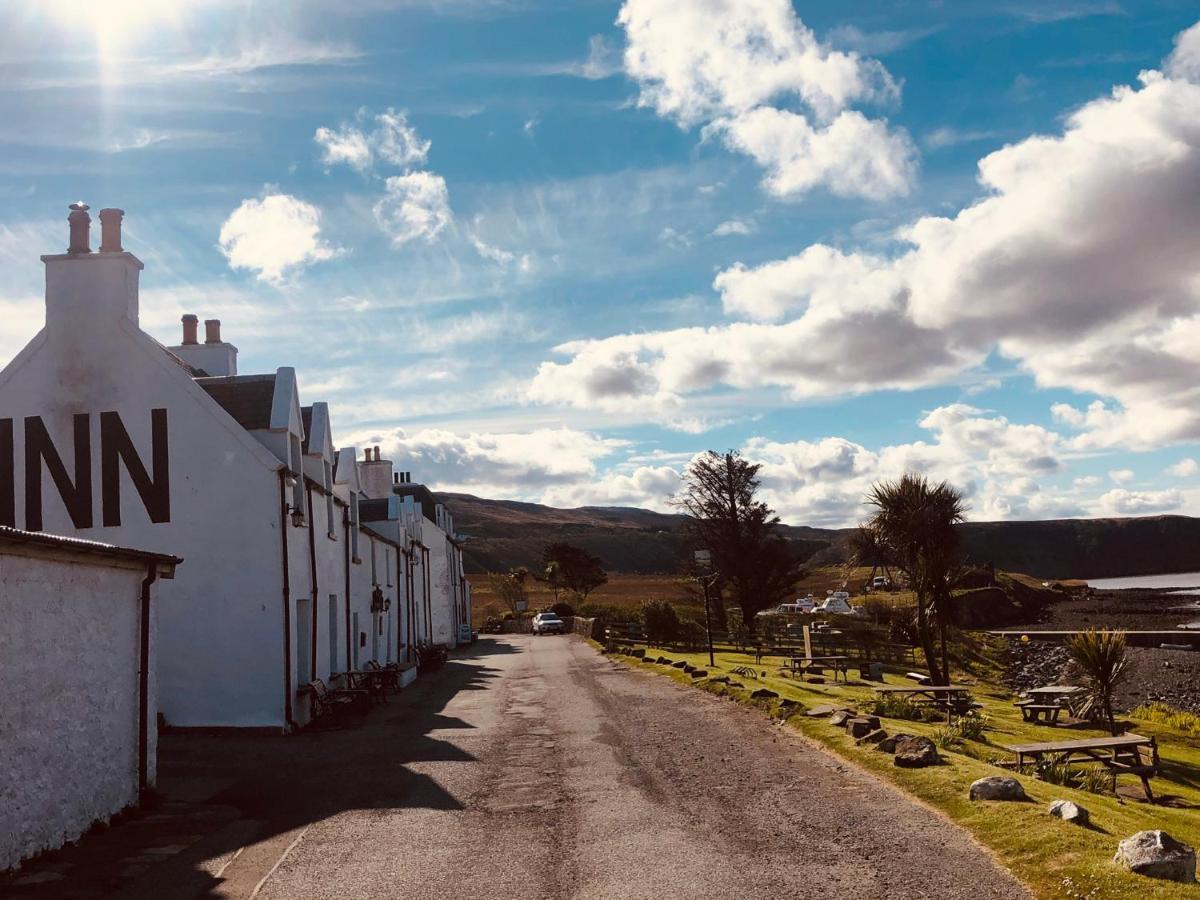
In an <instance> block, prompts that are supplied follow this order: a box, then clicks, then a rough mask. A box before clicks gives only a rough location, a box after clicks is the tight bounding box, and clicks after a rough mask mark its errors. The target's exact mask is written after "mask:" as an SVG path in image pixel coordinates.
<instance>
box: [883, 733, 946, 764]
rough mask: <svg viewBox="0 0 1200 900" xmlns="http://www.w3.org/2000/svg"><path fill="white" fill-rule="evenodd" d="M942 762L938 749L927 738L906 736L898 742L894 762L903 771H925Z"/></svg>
mask: <svg viewBox="0 0 1200 900" xmlns="http://www.w3.org/2000/svg"><path fill="white" fill-rule="evenodd" d="M940 761H941V759H940V757H939V756H938V752H937V747H935V746H934V745H933V741H931V740H930V739H929V738H927V737H911V736H905V737H903V738H900V739H899V740H897V741H896V755H895V758H894V759H893V760H892V762H894V763H895V764H896V765H897V766H899V767H900V768H902V769H923V768H925V767H926V766H935V765H937V764H938V763H939V762H940Z"/></svg>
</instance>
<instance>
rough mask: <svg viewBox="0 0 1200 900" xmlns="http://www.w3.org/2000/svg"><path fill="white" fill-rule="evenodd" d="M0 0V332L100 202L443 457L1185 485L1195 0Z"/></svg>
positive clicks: (792, 480)
mask: <svg viewBox="0 0 1200 900" xmlns="http://www.w3.org/2000/svg"><path fill="white" fill-rule="evenodd" d="M0 6H3V7H8V8H9V11H8V12H6V13H5V16H4V21H5V23H6V27H5V29H4V32H3V34H0V119H2V121H3V122H4V123H5V127H4V128H3V129H2V131H0V271H2V272H3V277H2V278H0V362H3V361H5V360H7V359H8V358H10V357H11V356H12V355H14V354H15V353H16V352H17V351H18V350H19V349H20V348H21V347H22V346H23V345H24V344H25V343H26V342H27V341H28V340H29V339H30V338H31V337H32V336H33V335H34V334H35V333H36V332H37V330H38V329H39V328H40V327H41V324H42V321H43V306H42V288H43V269H42V266H41V263H40V262H39V261H38V256H39V255H40V254H42V253H48V252H61V251H62V250H63V248H64V246H65V241H66V234H67V229H66V223H65V218H66V213H67V204H68V203H70V202H72V201H74V200H78V199H82V200H85V201H86V202H88V203H90V204H91V205H92V208H93V209H99V208H101V207H103V206H117V207H120V208H122V209H124V210H125V211H126V218H125V246H126V249H128V250H131V251H132V252H134V253H135V254H137V255H138V257H139V258H141V259H142V260H143V262H144V263H145V264H146V269H145V271H144V272H143V274H142V293H141V321H142V327H143V328H144V329H146V330H147V331H148V332H149V333H151V334H152V335H154V336H155V337H156V338H158V339H159V340H161V341H162V342H163V343H164V344H171V343H176V342H177V341H178V339H179V338H178V335H179V318H180V316H181V315H182V314H184V313H194V314H196V315H198V316H200V318H202V319H206V318H219V319H221V320H222V322H223V335H224V337H225V339H226V340H228V341H230V342H232V343H234V344H236V345H237V346H238V348H239V351H240V355H239V370H240V371H241V372H243V373H254V372H271V371H274V370H275V369H276V368H277V367H279V366H294V367H295V368H296V370H297V375H298V380H299V384H300V390H301V396H302V400H303V402H305V403H310V402H313V401H316V400H325V401H328V402H329V404H330V406H331V410H332V414H333V424H334V429H335V440H336V442H337V443H338V444H339V445H340V446H349V445H356V446H359V447H362V446H367V445H371V444H378V445H381V446H382V447H383V449H384V452H385V454H387V455H390V456H391V457H392V458H393V459H394V460H395V461H396V464H397V467H398V468H399V469H401V470H406V471H411V472H412V473H413V477H414V478H415V479H417V480H421V481H424V482H426V483H427V484H429V485H431V486H432V487H434V488H435V489H441V490H454V491H465V492H469V493H473V494H477V495H481V496H486V497H494V498H505V499H521V500H530V501H535V502H543V503H549V504H552V505H556V506H582V505H621V506H640V507H648V508H654V509H662V510H665V509H669V508H670V506H669V501H670V497H671V495H672V494H673V493H675V492H676V491H677V490H678V489H679V484H680V473H681V472H682V471H683V470H684V468H685V467H686V465H687V464H688V462H689V460H691V459H692V458H693V457H694V456H695V454H696V453H698V452H701V451H704V450H707V449H714V450H718V451H724V450H727V449H735V450H739V451H741V452H742V453H743V454H745V455H746V456H747V457H748V458H750V459H752V460H754V461H755V462H758V463H760V464H761V465H762V469H761V471H760V477H761V480H762V486H763V491H764V496H765V497H766V499H767V500H768V501H769V502H770V503H771V504H772V505H773V506H774V507H775V508H776V509H777V510H778V511H779V513H780V514H781V515H782V517H783V518H784V520H785V521H787V522H790V523H793V524H798V525H799V524H807V525H815V526H843V525H850V524H854V523H855V522H857V521H859V520H861V519H862V518H863V517H864V516H865V515H866V513H867V511H866V509H865V507H864V505H863V498H864V495H865V494H866V492H867V490H868V489H869V487H870V486H871V485H872V484H873V483H875V482H878V481H880V480H885V479H892V478H896V477H898V476H900V475H901V474H903V473H904V472H906V471H918V472H923V473H926V474H927V475H929V476H930V477H932V478H936V479H947V480H949V481H950V482H951V483H953V484H954V485H955V486H957V487H958V488H960V489H961V490H962V491H963V492H964V494H965V496H966V499H967V504H968V506H969V517H970V518H972V519H976V520H996V519H1046V518H1061V517H1076V516H1130V515H1151V514H1159V513H1169V512H1176V513H1186V514H1192V515H1197V514H1200V443H1198V442H1200V353H1198V352H1197V348H1198V347H1200V23H1198V22H1197V21H1196V20H1197V9H1196V6H1195V3H1194V0H1063V2H1052V0H999V2H997V0H988V2H969V0H956V2H953V3H951V2H943V0H902V2H895V3H886V4H884V3H878V2H858V0H844V2H840V3H836V4H831V3H824V2H820V3H819V2H799V0H797V2H794V3H789V2H788V0H689V2H686V3H681V2H678V0H625V2H624V3H620V2H593V0H576V2H562V0H554V2H550V0H354V2H352V3H345V2H340V3H334V2H331V0H291V2H284V0H177V2H173V3H170V4H166V3H161V2H159V0H108V2H104V3H97V2H90V0H89V2H84V0H45V2H42V3H37V4H31V3H20V4H17V3H16V2H15V0H0Z"/></svg>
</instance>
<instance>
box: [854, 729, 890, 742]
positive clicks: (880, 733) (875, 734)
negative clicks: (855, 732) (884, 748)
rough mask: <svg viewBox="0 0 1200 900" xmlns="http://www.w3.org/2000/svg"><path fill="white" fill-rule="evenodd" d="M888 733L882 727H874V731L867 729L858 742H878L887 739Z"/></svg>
mask: <svg viewBox="0 0 1200 900" xmlns="http://www.w3.org/2000/svg"><path fill="white" fill-rule="evenodd" d="M887 736H888V733H887V732H886V731H884V730H883V729H882V728H876V729H875V730H874V731H869V732H867V733H866V734H864V735H863V736H862V737H860V738H859V739H858V741H857V742H856V743H859V744H879V743H882V742H883V741H885V740H887Z"/></svg>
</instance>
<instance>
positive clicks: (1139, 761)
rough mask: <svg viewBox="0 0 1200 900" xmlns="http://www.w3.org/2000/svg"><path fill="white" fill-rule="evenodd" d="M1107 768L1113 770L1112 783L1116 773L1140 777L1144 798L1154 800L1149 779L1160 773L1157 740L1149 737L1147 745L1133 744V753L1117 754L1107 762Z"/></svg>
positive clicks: (1160, 766) (1160, 765)
mask: <svg viewBox="0 0 1200 900" xmlns="http://www.w3.org/2000/svg"><path fill="white" fill-rule="evenodd" d="M1109 768H1111V769H1112V770H1113V781H1114V784H1115V782H1116V776H1117V775H1123V774H1129V775H1136V776H1137V777H1138V778H1140V779H1141V780H1142V789H1143V790H1144V791H1145V792H1146V799H1147V800H1149V801H1150V802H1151V803H1153V802H1154V794H1153V793H1151V791H1150V779H1151V778H1153V777H1155V776H1157V775H1158V774H1160V771H1161V768H1162V764H1161V760H1160V759H1159V757H1158V742H1157V741H1156V740H1155V739H1154V738H1150V743H1149V745H1146V744H1139V745H1137V746H1135V747H1134V748H1133V753H1131V754H1129V755H1128V756H1124V755H1118V756H1117V757H1116V758H1115V759H1114V760H1113V761H1112V762H1111V763H1109Z"/></svg>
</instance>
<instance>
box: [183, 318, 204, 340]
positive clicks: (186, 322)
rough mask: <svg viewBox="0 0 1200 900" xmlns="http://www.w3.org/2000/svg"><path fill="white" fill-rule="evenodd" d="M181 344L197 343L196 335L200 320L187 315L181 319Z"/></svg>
mask: <svg viewBox="0 0 1200 900" xmlns="http://www.w3.org/2000/svg"><path fill="white" fill-rule="evenodd" d="M182 321H183V342H184V343H185V344H196V343H199V341H198V339H197V337H196V335H197V332H198V331H199V328H200V320H199V319H198V318H197V317H196V316H194V315H192V314H191V313H188V314H187V315H185V316H184V317H183V320H182Z"/></svg>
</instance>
